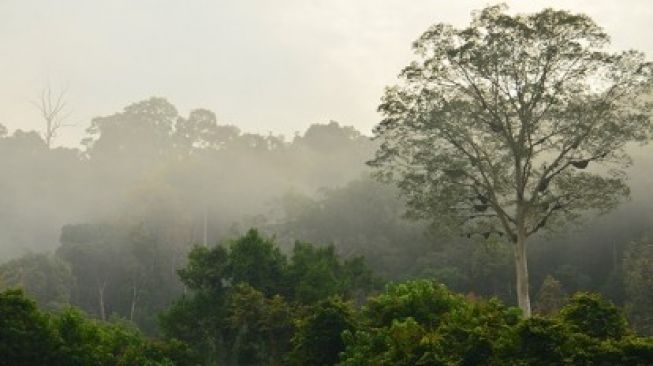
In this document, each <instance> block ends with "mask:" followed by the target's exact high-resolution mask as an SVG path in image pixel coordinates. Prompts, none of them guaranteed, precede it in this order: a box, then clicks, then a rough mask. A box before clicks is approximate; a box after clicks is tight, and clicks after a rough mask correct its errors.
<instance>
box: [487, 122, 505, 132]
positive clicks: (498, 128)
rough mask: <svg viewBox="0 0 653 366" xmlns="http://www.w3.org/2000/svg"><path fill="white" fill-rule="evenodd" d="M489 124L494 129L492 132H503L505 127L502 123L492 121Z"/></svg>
mask: <svg viewBox="0 0 653 366" xmlns="http://www.w3.org/2000/svg"><path fill="white" fill-rule="evenodd" d="M489 125H490V129H491V130H492V132H496V133H501V132H503V127H502V126H501V124H500V123H497V122H490V123H489Z"/></svg>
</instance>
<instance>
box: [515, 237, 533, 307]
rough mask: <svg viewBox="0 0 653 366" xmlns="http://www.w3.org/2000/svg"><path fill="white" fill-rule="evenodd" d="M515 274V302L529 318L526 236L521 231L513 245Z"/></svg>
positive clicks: (529, 300)
mask: <svg viewBox="0 0 653 366" xmlns="http://www.w3.org/2000/svg"><path fill="white" fill-rule="evenodd" d="M515 270H516V271H515V272H516V275H517V276H516V277H517V301H518V303H519V308H520V309H522V312H523V313H524V316H525V317H527V318H529V317H530V316H531V299H530V295H529V294H528V289H529V286H528V260H527V258H526V235H525V233H524V231H523V230H519V233H518V234H517V242H516V243H515Z"/></svg>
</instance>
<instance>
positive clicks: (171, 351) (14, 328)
mask: <svg viewBox="0 0 653 366" xmlns="http://www.w3.org/2000/svg"><path fill="white" fill-rule="evenodd" d="M0 353H1V354H2V360H1V362H2V364H3V365H16V366H21V365H24V366H28V365H52V366H88V365H98V366H114V365H116V366H120V365H125V366H126V365H147V366H171V365H179V366H183V365H192V364H193V363H192V358H191V357H190V353H189V352H188V350H187V349H186V348H185V346H184V345H183V344H181V343H179V342H176V341H168V342H156V343H151V342H150V341H148V340H146V339H144V338H143V336H142V335H141V334H140V333H139V331H138V330H136V329H133V328H129V327H126V326H124V325H122V324H109V323H102V322H98V321H95V320H89V319H88V318H86V316H84V314H83V313H81V312H80V311H78V310H76V309H73V308H67V309H64V310H63V311H62V312H60V313H55V314H47V313H42V312H40V311H39V310H38V309H37V308H36V304H35V303H34V302H33V301H32V300H28V299H26V298H25V297H24V295H23V293H22V291H20V290H8V291H5V292H2V293H0Z"/></svg>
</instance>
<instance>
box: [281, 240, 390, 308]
mask: <svg viewBox="0 0 653 366" xmlns="http://www.w3.org/2000/svg"><path fill="white" fill-rule="evenodd" d="M287 277H288V283H289V284H290V285H291V286H292V288H293V293H292V298H293V299H294V300H295V301H298V302H300V303H303V304H311V303H314V302H316V301H318V300H321V299H326V298H328V297H329V296H333V295H339V294H340V295H345V296H347V297H349V298H356V295H359V292H360V293H363V294H364V293H365V292H368V291H371V290H373V289H374V288H375V286H376V285H377V283H378V282H377V280H376V279H375V278H374V276H373V275H372V272H371V271H370V270H369V269H367V267H366V265H365V263H364V261H363V259H362V258H354V259H351V260H347V261H344V262H342V261H340V259H339V258H338V256H337V255H336V253H335V248H334V247H333V246H327V247H314V246H313V245H311V244H308V243H301V242H296V243H295V247H294V248H293V252H292V258H291V262H290V264H289V265H288V268H287Z"/></svg>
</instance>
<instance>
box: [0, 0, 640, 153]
mask: <svg viewBox="0 0 653 366" xmlns="http://www.w3.org/2000/svg"><path fill="white" fill-rule="evenodd" d="M489 3H496V2H495V1H490V2H488V1H485V0H469V1H459V2H456V3H455V4H454V3H451V2H449V1H447V2H445V1H436V0H418V1H411V2H410V3H409V4H408V3H406V2H402V1H396V0H384V1H371V0H365V1H358V2H356V3H351V2H348V1H344V0H339V1H331V2H328V3H320V2H317V1H293V0H284V1H276V2H274V3H269V2H265V1H242V2H223V1H193V2H170V1H166V2H162V1H139V2H133V1H111V2H89V1H80V0H76V1H62V2H37V1H14V0H8V1H4V2H2V3H0V24H1V25H0V42H2V44H3V47H2V50H3V53H4V54H3V55H2V57H0V67H2V69H3V70H12V72H4V73H3V74H2V76H0V84H1V85H3V88H2V89H0V123H1V124H3V125H5V126H7V127H8V128H9V130H10V131H13V130H16V129H23V130H41V121H40V119H39V115H38V113H37V112H36V110H35V109H34V108H33V106H32V105H30V100H33V99H35V98H36V97H37V95H38V92H39V90H41V89H42V88H43V87H44V85H46V84H48V83H50V85H51V86H52V87H53V88H54V89H58V88H61V87H64V86H67V88H68V97H67V102H68V104H69V106H70V109H71V112H72V113H71V115H70V118H69V122H71V123H74V124H75V126H74V127H71V128H67V129H65V130H62V131H61V134H60V135H61V136H60V137H59V138H58V140H57V141H56V143H55V145H57V146H61V145H65V146H78V144H79V141H80V140H81V138H82V137H83V136H84V135H85V132H84V130H85V129H86V127H88V125H89V124H90V120H91V118H93V117H96V116H102V115H109V114H113V113H116V112H119V111H121V110H122V108H123V107H124V106H126V105H128V104H130V103H133V102H137V101H139V100H143V99H147V98H149V97H151V96H160V97H165V98H167V99H168V100H169V101H170V102H171V103H172V104H174V105H175V106H177V108H178V109H179V112H180V114H181V115H185V114H187V112H188V111H189V110H191V109H194V108H207V109H210V110H213V111H214V112H215V113H216V114H217V116H218V120H219V123H222V124H233V125H236V126H238V127H239V128H241V129H242V130H244V131H248V132H256V133H263V134H267V133H268V132H272V133H274V134H283V135H285V136H286V137H292V136H293V134H294V133H295V132H297V131H304V130H305V129H306V128H307V127H308V126H309V125H310V124H312V123H325V122H328V121H329V120H335V121H338V122H340V123H341V124H344V125H352V126H354V127H355V128H357V129H358V130H360V131H361V132H363V133H365V134H369V133H370V131H371V128H372V127H373V126H374V125H375V124H376V123H377V122H378V115H377V113H376V106H377V105H378V102H379V98H380V96H381V94H382V92H383V88H384V86H386V85H388V84H391V83H393V82H394V80H395V76H396V75H397V73H398V72H399V71H400V69H401V68H402V67H403V66H404V65H405V64H406V63H407V61H408V60H410V59H411V57H412V52H411V50H410V44H411V42H412V41H413V40H415V39H416V38H417V37H418V36H419V35H420V34H421V33H422V32H423V31H424V30H425V29H426V28H427V27H428V26H429V25H431V24H434V23H438V22H446V23H451V24H454V25H465V24H466V23H467V21H468V20H469V14H470V12H471V11H473V10H477V9H480V8H482V7H484V6H485V5H487V4H489ZM506 3H507V4H508V5H509V6H510V11H511V12H529V11H537V10H540V9H542V8H543V7H555V8H563V9H569V10H572V11H576V12H583V13H586V14H588V15H589V16H591V17H592V18H593V19H594V20H595V21H596V22H597V23H598V24H599V25H601V26H603V27H605V29H606V31H607V33H608V34H610V35H611V36H612V38H613V46H614V47H615V48H616V49H626V48H633V49H638V50H642V51H644V52H646V53H647V54H648V55H651V54H653V45H652V44H651V42H650V41H648V38H647V37H648V36H647V34H648V32H647V31H646V30H650V29H652V28H653V26H651V24H650V21H649V20H650V19H651V15H653V14H652V13H653V10H652V9H651V7H649V6H646V5H647V2H646V1H644V0H631V1H621V2H614V1H610V0H601V1H592V2H589V1H562V0H560V1H530V2H528V3H523V2H519V1H507V2H506ZM626 3H627V5H628V6H624V5H626Z"/></svg>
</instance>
